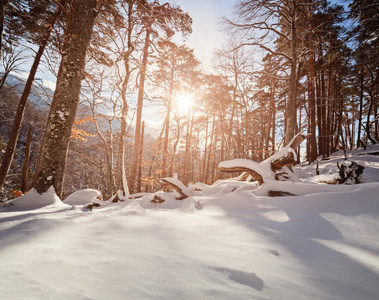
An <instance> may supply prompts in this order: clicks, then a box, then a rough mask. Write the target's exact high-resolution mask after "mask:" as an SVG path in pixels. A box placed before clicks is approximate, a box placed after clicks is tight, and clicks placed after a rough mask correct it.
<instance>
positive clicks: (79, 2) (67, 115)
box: [34, 0, 97, 197]
mask: <svg viewBox="0 0 379 300" xmlns="http://www.w3.org/2000/svg"><path fill="white" fill-rule="evenodd" d="M96 8H97V7H96V0H76V1H75V3H74V6H73V14H72V16H71V18H70V24H69V26H68V28H69V29H68V30H67V33H66V38H67V41H66V44H65V49H64V52H63V55H62V61H61V64H60V68H59V73H58V78H57V86H56V90H55V93H54V100H53V104H52V107H51V114H50V117H49V121H48V126H47V131H46V133H45V143H44V148H43V150H42V153H41V166H40V169H39V171H38V174H37V181H36V183H35V185H34V188H35V190H36V191H37V192H38V193H40V194H42V193H45V192H47V191H48V189H49V188H50V187H54V189H55V192H56V194H57V195H58V196H60V197H62V190H63V181H64V176H65V167H66V157H67V151H68V144H69V139H70V136H71V128H72V126H73V123H74V120H75V114H76V110H77V106H78V103H79V95H80V89H81V81H82V79H83V76H84V67H85V61H86V60H85V58H86V52H87V48H88V45H89V43H90V40H91V32H92V28H93V25H94V20H95V17H96V13H97V9H96Z"/></svg>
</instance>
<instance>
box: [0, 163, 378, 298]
mask: <svg viewBox="0 0 379 300" xmlns="http://www.w3.org/2000/svg"><path fill="white" fill-rule="evenodd" d="M341 159H342V157H339V156H335V157H333V158H332V159H331V160H328V161H322V162H320V166H319V171H320V175H318V176H316V165H311V166H307V165H304V166H301V167H298V168H297V169H296V172H297V174H298V176H299V177H300V178H301V181H300V182H273V183H270V182H268V183H265V184H263V185H262V186H261V187H258V186H257V185H256V184H255V183H247V182H239V181H236V180H235V179H229V180H223V181H218V182H216V183H215V184H214V185H213V186H210V187H208V186H205V185H204V184H198V185H196V187H197V188H201V189H202V190H203V191H202V192H194V194H195V195H194V196H191V197H189V198H187V199H185V200H180V201H178V200H175V199H174V196H173V194H167V193H165V194H164V193H163V192H160V193H159V194H158V195H160V196H161V197H162V198H164V199H165V200H166V201H165V202H164V203H162V204H155V203H151V199H152V195H145V196H144V197H142V198H138V199H134V200H131V201H127V202H123V203H120V202H119V203H108V202H102V201H101V200H99V199H97V198H98V193H96V191H93V190H91V191H88V194H87V196H85V195H86V192H84V191H80V192H79V193H77V194H76V195H75V194H74V195H72V196H71V197H70V198H69V199H68V202H69V203H70V205H68V204H63V203H60V202H59V201H57V199H56V198H55V197H54V196H53V194H52V193H51V191H50V193H48V194H47V195H45V196H46V197H45V198H43V199H42V200H39V201H35V202H33V197H34V196H35V195H34V196H33V192H31V194H29V198H27V196H28V194H27V195H26V196H24V197H23V198H18V199H17V200H15V202H14V204H15V205H14V206H10V207H3V208H1V209H0V299H54V300H55V299H238V300H239V299H328V300H329V299H341V300H346V299H347V300H349V299H351V300H358V299H359V300H361V299H370V300H375V299H379V156H370V155H360V156H353V157H351V158H350V159H352V160H354V161H356V162H358V163H360V164H364V166H365V167H366V169H365V171H364V174H363V178H362V181H363V182H364V183H362V184H358V185H327V184H320V183H316V182H317V181H320V180H321V181H323V180H330V179H332V178H334V177H335V176H336V173H337V172H338V169H337V166H336V161H337V160H341ZM330 170H331V171H330ZM269 190H279V191H287V192H289V193H291V194H295V195H297V196H283V197H269V196H267V194H268V191H269ZM83 197H84V198H83ZM85 197H88V202H91V201H94V202H98V203H100V204H101V206H100V207H95V208H94V209H93V210H92V211H89V210H88V209H86V208H85V205H83V204H85V203H86V202H87V201H86V200H85ZM47 199H51V205H47V206H46V204H49V203H48V200H47ZM26 202H27V203H26ZM72 205H74V206H72Z"/></svg>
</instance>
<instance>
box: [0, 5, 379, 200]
mask: <svg viewBox="0 0 379 300" xmlns="http://www.w3.org/2000/svg"><path fill="white" fill-rule="evenodd" d="M231 5H232V3H231ZM192 23H193V20H192V18H191V16H190V14H189V13H187V12H185V11H183V9H182V8H181V7H180V6H179V5H177V4H175V1H169V2H165V1H161V0H159V1H158V0H154V1H152V0H38V1H36V0H1V1H0V30H1V35H0V36H1V39H0V54H1V67H0V72H1V73H0V158H1V167H0V188H1V190H0V201H7V200H10V199H12V198H15V197H17V196H19V195H21V194H23V193H26V192H27V191H28V190H30V189H31V188H34V189H35V190H36V191H37V192H38V193H40V194H42V193H45V192H47V190H48V189H49V187H51V186H53V187H54V188H55V191H56V193H57V195H58V196H59V197H60V198H61V199H64V198H65V197H67V196H68V195H69V194H71V193H72V192H74V191H76V190H79V189H82V188H93V189H97V190H99V191H101V193H102V195H103V198H104V199H109V198H111V197H112V196H114V195H115V194H118V195H120V197H122V196H127V195H128V194H129V193H131V194H132V193H139V192H154V191H157V190H159V189H160V187H161V183H160V179H162V178H166V177H177V178H178V179H180V181H181V182H183V183H184V184H185V185H188V184H190V183H195V182H203V183H207V184H212V183H214V182H215V181H216V180H218V179H222V178H225V177H226V176H229V175H227V174H225V173H222V172H220V170H219V168H218V166H219V163H220V162H223V161H226V160H231V159H238V158H243V159H249V160H253V161H254V162H257V163H259V162H261V161H263V160H264V159H266V158H268V157H269V156H271V155H272V154H274V153H276V152H278V151H279V150H280V149H282V148H283V147H284V146H285V145H287V144H288V143H289V142H290V141H291V140H292V139H293V138H294V137H295V136H296V135H297V134H298V133H305V134H309V137H308V138H307V140H306V141H305V142H304V144H303V146H302V147H298V149H297V151H298V153H299V154H300V155H298V156H297V157H298V158H297V159H298V162H299V163H300V161H305V162H307V163H309V164H311V163H314V162H316V161H317V160H321V159H327V158H328V157H329V156H330V154H332V153H333V152H335V151H337V150H343V151H349V150H353V149H357V148H360V147H362V148H366V147H367V146H368V145H372V144H377V143H378V141H379V128H378V127H379V115H378V114H379V100H378V94H379V55H378V50H379V39H378V36H379V2H378V0H372V1H367V0H352V1H350V2H341V3H339V2H328V1H325V0H304V1H298V0H278V1H266V0H257V1H248V0H240V1H236V2H235V3H234V5H233V9H232V16H231V17H222V18H221V16H220V30H222V32H223V34H224V35H225V37H226V40H227V42H226V43H225V44H224V45H223V47H222V48H220V49H215V50H214V54H213V59H212V69H211V70H204V68H203V67H202V65H201V63H200V61H199V59H198V58H197V57H196V56H195V54H194V50H193V49H191V48H189V47H188V46H187V45H186V43H185V42H186V38H188V36H189V35H191V32H192ZM31 57H32V58H31ZM39 70H43V71H44V72H48V73H49V74H51V76H52V77H54V78H55V79H56V87H55V90H51V89H50V88H48V87H47V86H46V84H44V82H43V80H42V79H40V78H38V77H37V76H36V74H37V72H38V71H39ZM21 74H26V75H25V76H23V77H22V76H21Z"/></svg>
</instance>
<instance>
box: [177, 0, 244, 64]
mask: <svg viewBox="0 0 379 300" xmlns="http://www.w3.org/2000/svg"><path fill="white" fill-rule="evenodd" d="M170 2H172V3H175V4H178V5H179V6H180V7H181V8H182V9H183V11H185V12H188V13H189V14H190V16H191V17H192V19H193V33H192V35H191V36H190V37H189V38H188V41H187V42H186V44H187V45H188V46H189V47H190V48H194V49H195V55H196V57H197V58H198V59H199V60H200V61H201V62H202V63H203V67H204V68H208V67H210V65H211V64H210V60H211V58H212V52H213V50H214V49H216V48H220V47H221V46H222V44H223V43H224V42H225V39H224V34H223V33H222V32H221V31H220V25H219V24H218V23H219V22H220V18H221V17H222V16H228V15H229V16H230V13H231V10H232V7H233V5H234V4H235V3H236V2H238V1H237V0H171V1H170Z"/></svg>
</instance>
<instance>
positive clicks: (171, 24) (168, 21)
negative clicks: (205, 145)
mask: <svg viewBox="0 0 379 300" xmlns="http://www.w3.org/2000/svg"><path fill="white" fill-rule="evenodd" d="M139 5H140V12H141V21H142V24H143V30H144V32H145V42H144V46H143V53H142V61H141V66H140V69H139V74H138V76H139V84H138V98H137V112H136V125H135V126H136V127H135V128H136V129H135V135H134V140H135V142H134V151H133V164H132V168H131V171H130V176H129V181H128V184H129V190H130V191H131V192H133V191H135V183H136V181H137V170H138V166H139V163H140V162H139V153H140V141H141V122H142V107H143V99H144V92H145V80H146V69H147V63H148V58H149V54H150V53H149V51H150V47H151V46H152V43H153V38H154V37H156V36H158V35H159V33H158V32H159V30H162V31H163V32H164V33H165V35H166V36H168V37H170V36H172V35H174V33H175V31H181V32H182V33H183V34H187V33H190V32H191V31H192V29H191V26H192V19H191V18H190V16H189V15H188V14H187V13H184V12H183V11H182V10H181V8H180V7H179V6H176V5H170V4H169V3H165V4H162V5H161V4H160V3H159V1H157V0H155V1H154V2H153V3H148V2H147V1H141V3H139Z"/></svg>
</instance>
